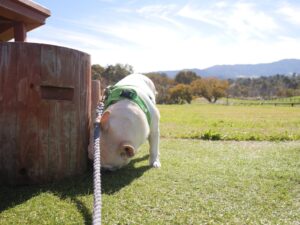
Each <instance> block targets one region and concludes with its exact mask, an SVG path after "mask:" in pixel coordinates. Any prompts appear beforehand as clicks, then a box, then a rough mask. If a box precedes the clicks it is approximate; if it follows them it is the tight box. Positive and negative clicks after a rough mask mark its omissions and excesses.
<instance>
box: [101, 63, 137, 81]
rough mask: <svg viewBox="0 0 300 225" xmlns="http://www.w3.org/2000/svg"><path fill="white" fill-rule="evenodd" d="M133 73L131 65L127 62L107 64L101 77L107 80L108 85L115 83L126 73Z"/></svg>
mask: <svg viewBox="0 0 300 225" xmlns="http://www.w3.org/2000/svg"><path fill="white" fill-rule="evenodd" d="M131 73H133V67H132V66H130V65H128V64H125V65H123V64H120V63H117V64H116V65H114V66H113V65H109V66H107V67H106V68H105V71H104V72H103V78H104V79H106V80H107V81H108V84H109V85H113V84H115V83H117V82H118V81H119V80H121V79H123V78H124V77H126V76H127V75H129V74H131Z"/></svg>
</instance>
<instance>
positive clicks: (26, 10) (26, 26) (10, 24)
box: [0, 0, 51, 42]
mask: <svg viewBox="0 0 300 225" xmlns="http://www.w3.org/2000/svg"><path fill="white" fill-rule="evenodd" d="M50 15H51V12H50V10H48V9H46V8H44V7H43V6H41V5H38V4H37V3H35V2H33V1H29V0H1V1H0V42H1V41H9V40H11V39H13V38H15V40H16V41H25V40H26V32H28V31H30V30H32V29H35V28H37V27H39V26H41V25H43V24H45V21H46V18H47V17H49V16H50ZM22 39H23V40H22Z"/></svg>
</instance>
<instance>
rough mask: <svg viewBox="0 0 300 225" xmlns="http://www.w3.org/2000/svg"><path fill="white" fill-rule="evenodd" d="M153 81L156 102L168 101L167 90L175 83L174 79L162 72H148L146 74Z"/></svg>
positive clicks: (164, 102) (163, 102)
mask: <svg viewBox="0 0 300 225" xmlns="http://www.w3.org/2000/svg"><path fill="white" fill-rule="evenodd" d="M146 76H148V77H149V78H150V79H151V80H152V81H153V83H154V85H155V88H156V91H157V96H156V102H157V103H158V104H166V103H169V100H170V96H169V92H168V90H169V89H170V88H171V87H173V86H174V85H175V81H174V80H173V79H170V78H168V77H167V75H166V74H164V73H148V74H146Z"/></svg>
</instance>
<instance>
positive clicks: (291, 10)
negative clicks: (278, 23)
mask: <svg viewBox="0 0 300 225" xmlns="http://www.w3.org/2000/svg"><path fill="white" fill-rule="evenodd" d="M299 11H300V7H299V6H292V5H289V4H284V5H283V6H282V7H281V8H280V9H279V10H278V13H279V14H281V15H282V16H283V19H285V20H287V21H289V22H290V23H292V24H295V25H300V13H299Z"/></svg>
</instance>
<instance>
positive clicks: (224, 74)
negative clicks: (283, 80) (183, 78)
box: [159, 59, 300, 79]
mask: <svg viewBox="0 0 300 225" xmlns="http://www.w3.org/2000/svg"><path fill="white" fill-rule="evenodd" d="M188 70H191V71H194V72H195V73H196V74H197V75H200V76H202V77H218V78H222V79H228V78H238V77H260V76H272V75H276V74H292V73H300V59H283V60H280V61H277V62H272V63H260V64H237V65H216V66H212V67H208V68H206V69H188ZM179 71H180V70H170V71H159V73H165V74H167V76H169V77H172V78H173V77H175V76H176V74H177V73H178V72H179Z"/></svg>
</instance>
